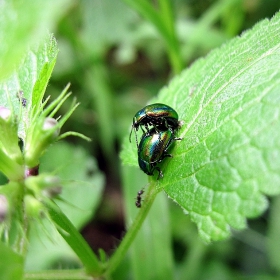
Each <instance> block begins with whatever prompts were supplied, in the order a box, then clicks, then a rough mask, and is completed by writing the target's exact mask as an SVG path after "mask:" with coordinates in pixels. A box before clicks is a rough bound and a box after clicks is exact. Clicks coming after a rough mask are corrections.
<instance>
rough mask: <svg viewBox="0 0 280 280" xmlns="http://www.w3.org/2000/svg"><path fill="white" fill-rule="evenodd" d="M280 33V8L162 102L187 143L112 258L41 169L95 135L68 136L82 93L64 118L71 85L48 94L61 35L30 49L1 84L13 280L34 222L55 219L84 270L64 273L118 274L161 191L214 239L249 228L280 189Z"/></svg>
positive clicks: (199, 65)
mask: <svg viewBox="0 0 280 280" xmlns="http://www.w3.org/2000/svg"><path fill="white" fill-rule="evenodd" d="M279 33H280V15H279V14H277V15H276V16H275V17H274V18H273V19H271V20H270V21H269V20H264V21H262V22H261V23H259V24H257V25H256V26H255V27H254V28H253V29H252V30H250V31H248V32H245V33H244V34H242V36H241V37H239V38H236V39H233V40H231V41H230V42H228V43H227V44H225V45H223V46H222V47H221V48H219V49H217V50H214V51H212V52H211V53H210V54H209V55H208V56H207V57H206V58H203V59H199V60H198V61H196V62H195V63H194V64H193V65H192V66H191V67H190V68H188V69H186V70H185V71H183V72H182V73H181V74H180V75H178V76H176V77H174V78H173V79H172V81H171V82H170V84H169V85H168V86H167V87H165V88H163V89H162V91H161V92H160V93H159V95H158V97H157V98H156V99H155V100H153V102H161V103H165V104H168V105H170V106H172V107H173V108H175V109H176V111H177V112H178V114H179V116H180V120H182V121H183V122H184V125H183V126H182V127H181V128H180V130H179V131H178V133H177V135H178V137H182V138H183V140H182V141H180V142H178V143H176V145H175V147H174V149H173V150H172V154H173V158H172V159H166V160H165V161H164V162H163V164H162V166H161V168H162V170H163V172H164V178H162V179H160V180H157V176H155V177H150V181H149V184H148V186H147V187H146V190H145V200H144V202H143V203H142V208H141V209H140V210H139V213H138V214H137V217H136V218H135V220H134V221H133V223H132V224H131V226H130V227H129V228H128V231H127V233H126V235H125V237H124V238H123V240H121V242H120V244H119V246H118V248H117V249H116V250H115V252H114V254H113V255H112V256H111V258H110V259H109V260H107V259H106V256H105V254H104V253H103V252H101V253H100V258H98V257H97V256H96V255H95V254H94V253H93V251H92V250H91V249H90V247H89V245H88V244H87V243H86V242H85V240H84V239H83V238H82V236H81V235H80V233H79V232H78V230H77V229H76V228H75V227H74V225H73V224H72V223H71V222H70V220H69V219H68V218H67V217H66V215H65V214H64V213H63V212H62V211H61V209H60V207H59V206H57V204H56V203H55V202H54V198H55V197H57V196H59V192H60V188H61V186H62V185H63V184H62V183H61V182H60V180H59V177H57V176H55V175H53V174H52V173H41V172H40V168H39V167H40V160H41V157H42V155H43V153H44V152H45V151H46V149H47V148H48V147H49V146H50V145H52V144H54V143H55V142H56V141H58V140H60V139H62V138H64V137H66V136H68V135H75V136H79V137H82V138H84V139H86V140H88V139H87V137H85V136H83V135H81V134H79V133H77V132H66V133H64V134H61V135H60V134H59V132H60V129H61V127H62V126H63V124H64V123H65V122H66V120H68V119H69V117H70V115H71V114H72V113H73V111H74V110H75V108H76V107H77V103H76V102H75V100H74V101H73V102H72V105H71V106H69V108H68V112H67V113H66V114H65V115H64V116H62V117H60V118H59V117H57V116H55V115H56V113H57V111H58V110H59V108H60V107H61V106H62V104H63V103H64V102H65V101H66V100H67V99H68V98H69V97H70V94H69V93H67V90H68V87H66V89H65V90H64V91H63V92H62V93H61V95H59V97H58V98H56V99H55V100H53V101H52V102H49V98H44V93H45V90H46V87H47V83H48V80H49V78H50V76H51V73H52V70H53V67H54V65H55V61H56V55H57V52H58V49H57V45H56V41H55V40H54V38H53V37H52V36H50V37H48V38H47V39H45V41H44V42H43V43H41V44H39V45H38V46H34V47H33V48H32V49H31V50H29V51H28V52H27V53H26V54H25V57H24V59H23V62H22V63H21V64H20V66H19V67H18V68H17V69H16V70H15V72H14V73H13V74H12V75H11V76H9V77H8V78H5V79H3V80H2V82H1V84H0V106H1V107H0V171H1V172H2V173H3V174H4V175H5V176H6V177H7V179H8V182H7V183H6V184H4V185H2V186H1V187H0V230H1V242H0V252H1V259H2V260H4V261H3V263H4V266H5V268H1V269H3V271H5V272H6V273H7V271H13V272H12V273H13V275H12V276H11V274H10V278H6V279H21V278H22V277H23V267H24V260H25V256H26V253H27V252H28V237H29V226H30V222H31V221H34V220H35V221H37V222H39V221H40V220H42V219H47V220H48V221H50V222H51V223H52V224H53V226H54V227H55V228H56V230H57V231H58V232H59V233H60V235H61V236H62V237H63V239H64V240H65V241H66V242H67V243H68V244H69V245H70V247H71V248H72V249H73V251H74V252H75V253H76V255H77V256H78V258H79V260H80V261H81V263H82V265H83V267H84V270H82V271H80V270H77V274H73V272H65V275H64V277H65V278H67V277H68V278H67V279H72V278H75V279H87V275H91V276H102V275H107V276H108V275H111V274H112V273H113V272H114V271H115V269H116V268H117V267H118V265H119V264H120V262H121V261H122V259H123V258H124V256H125V254H126V252H127V250H128V248H129V247H130V246H131V244H132V241H133V240H135V237H136V234H137V233H138V232H139V229H140V227H141V225H142V223H143V221H144V220H145V218H146V216H147V214H148V213H149V210H150V208H151V206H152V204H153V202H154V199H155V197H156V196H157V194H158V193H159V192H161V191H164V192H165V193H166V195H167V196H168V197H169V198H171V199H172V200H173V201H174V202H176V203H177V204H178V207H181V208H182V210H183V211H184V212H186V213H188V214H189V215H190V217H191V219H192V221H193V222H194V223H196V224H197V228H198V232H199V235H200V237H201V238H202V239H203V240H204V241H206V242H210V241H216V240H223V239H226V238H228V237H229V236H230V232H231V228H233V229H236V230H241V229H244V228H245V227H246V219H247V218H253V217H257V216H259V215H260V214H261V213H263V212H264V210H265V209H266V208H267V207H268V200H267V198H266V195H276V194H279V193H280V156H279V148H280V140H279V139H280V137H279V136H280V113H279V111H280V70H279V69H280V38H279ZM19 139H20V142H19ZM124 143H125V145H124V148H123V151H122V154H121V156H122V160H123V162H124V163H125V164H130V165H135V166H137V151H136V145H134V144H129V142H128V135H127V137H126V140H125V142H124ZM54 169H55V167H54ZM142 187H144V186H142ZM134 194H135V193H134ZM132 205H133V207H135V206H134V203H132ZM164 218H165V217H164V215H163V217H162V219H163V220H164ZM162 230H163V231H164V228H162ZM159 249H160V248H159ZM159 251H160V250H159ZM42 253H43V252H42ZM158 254H160V252H159V253H158ZM2 260H1V262H2ZM0 267H2V266H0ZM15 267H16V269H15ZM67 273H68V275H67ZM13 277H14V278H13ZM29 277H30V278H32V276H31V275H29ZM37 277H39V276H38V275H37ZM42 277H43V276H42ZM49 277H51V276H49ZM53 277H54V278H53V279H57V276H56V275H54V276H53ZM71 277H72V278H71ZM27 279H28V277H27ZM38 279H39V278H38Z"/></svg>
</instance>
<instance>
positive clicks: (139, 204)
mask: <svg viewBox="0 0 280 280" xmlns="http://www.w3.org/2000/svg"><path fill="white" fill-rule="evenodd" d="M143 193H144V190H143V189H142V190H140V191H138V192H137V197H136V201H135V205H136V207H137V208H141V206H142V204H141V202H142V194H143Z"/></svg>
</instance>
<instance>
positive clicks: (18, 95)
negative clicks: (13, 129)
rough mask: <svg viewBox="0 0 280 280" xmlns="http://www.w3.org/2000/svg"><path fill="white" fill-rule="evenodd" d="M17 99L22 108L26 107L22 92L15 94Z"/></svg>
mask: <svg viewBox="0 0 280 280" xmlns="http://www.w3.org/2000/svg"><path fill="white" fill-rule="evenodd" d="M17 98H18V99H19V101H20V102H21V104H22V106H23V107H26V104H27V99H26V98H24V97H23V91H22V90H19V91H18V92H17Z"/></svg>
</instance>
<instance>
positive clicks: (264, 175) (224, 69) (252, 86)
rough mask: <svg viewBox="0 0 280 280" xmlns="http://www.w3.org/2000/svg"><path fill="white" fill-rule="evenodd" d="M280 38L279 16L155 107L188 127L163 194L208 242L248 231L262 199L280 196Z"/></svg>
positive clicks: (186, 78)
mask: <svg viewBox="0 0 280 280" xmlns="http://www.w3.org/2000/svg"><path fill="white" fill-rule="evenodd" d="M279 34H280V14H279V13H278V14H277V15H276V16H275V17H274V18H273V19H271V20H270V21H269V20H264V21H262V22H261V23H259V24H257V25H256V26H255V27H254V28H253V29H252V30H249V31H247V32H245V33H244V34H242V36H241V37H239V38H236V39H233V40H231V41H229V42H228V43H227V44H225V45H223V46H222V47H221V48H219V49H216V50H214V51H212V52H211V53H210V54H209V55H208V56H207V57H206V58H204V59H200V60H198V61H196V62H195V63H194V64H193V65H192V66H191V67H190V68H189V69H187V70H185V71H184V72H183V73H182V74H181V75H179V76H177V77H175V78H174V79H173V80H172V81H171V82H170V84H169V85H168V87H165V88H164V89H163V90H162V91H161V92H160V94H159V97H158V98H157V99H156V101H160V102H162V103H166V104H169V105H170V106H172V107H174V108H175V109H176V110H177V112H178V114H179V116H180V119H181V120H183V121H184V125H183V127H182V128H181V129H180V130H179V133H178V136H180V137H183V138H184V139H183V140H182V141H180V142H177V143H176V145H175V147H174V149H173V151H172V154H173V158H172V159H166V160H165V161H164V163H163V166H162V169H163V172H164V178H163V179H161V182H160V186H161V187H162V188H163V189H164V191H165V192H166V193H167V195H168V196H169V197H170V198H171V199H173V200H174V201H175V202H176V203H177V204H179V205H180V206H181V207H182V209H183V210H184V211H185V212H186V213H188V214H189V215H190V217H191V219H192V220H193V221H194V222H195V223H196V224H197V226H198V229H199V233H200V236H201V237H202V238H203V239H204V240H205V241H211V240H221V239H224V238H227V237H228V236H229V235H230V228H234V229H243V228H245V227H246V218H251V217H256V216H258V215H260V214H261V213H262V212H263V211H264V210H265V209H266V207H267V204H268V203H267V200H266V197H265V195H275V194H278V193H279V192H280V175H279V174H280V155H279V147H280V140H279V139H280V116H279V111H280V37H279ZM125 144H126V147H128V148H126V149H125V150H124V151H123V153H122V158H123V159H125V160H124V161H125V162H126V163H129V164H132V165H137V161H136V156H137V153H136V149H135V145H132V144H131V145H129V143H128V140H127V142H126V143H125ZM132 147H133V148H132ZM155 179H156V177H155Z"/></svg>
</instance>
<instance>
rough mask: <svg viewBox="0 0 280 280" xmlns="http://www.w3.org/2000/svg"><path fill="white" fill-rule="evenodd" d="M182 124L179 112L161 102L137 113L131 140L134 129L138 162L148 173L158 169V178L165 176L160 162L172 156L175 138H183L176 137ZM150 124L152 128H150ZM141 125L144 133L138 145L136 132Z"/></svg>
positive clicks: (151, 173) (150, 173)
mask: <svg viewBox="0 0 280 280" xmlns="http://www.w3.org/2000/svg"><path fill="white" fill-rule="evenodd" d="M180 125H181V124H180V121H179V120H178V114H177V112H176V111H175V110H174V109H173V108H171V107H169V106H168V105H165V104H161V103H156V104H151V105H148V106H146V107H144V108H143V109H141V110H140V111H138V112H137V113H136V114H135V116H134V118H133V124H132V128H131V132H130V135H129V140H130V142H131V134H132V130H134V132H135V138H136V144H137V147H138V164H139V167H140V168H141V170H142V171H144V172H145V173H146V174H147V175H153V174H154V171H155V170H157V171H158V173H159V174H158V179H159V178H161V177H163V174H162V171H161V170H160V168H159V167H158V164H159V163H160V162H161V161H162V160H163V159H164V158H166V157H171V155H170V154H168V150H169V148H170V147H171V144H172V143H173V142H174V141H175V140H181V138H176V137H175V132H176V130H177V129H178V128H179V127H180ZM149 126H152V128H150V129H149ZM139 127H140V128H141V129H142V131H143V135H142V138H141V141H140V143H139V145H138V139H137V134H136V132H137V131H138V129H139ZM143 127H144V128H145V129H144V128H143Z"/></svg>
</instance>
